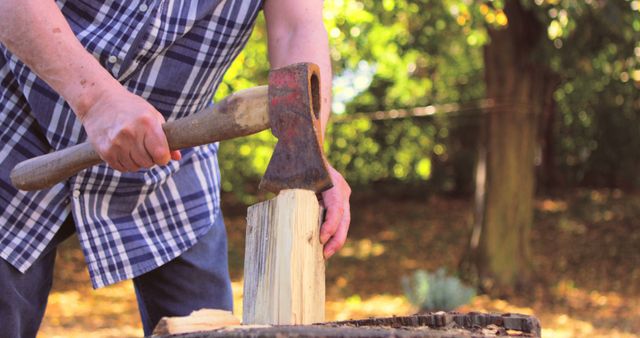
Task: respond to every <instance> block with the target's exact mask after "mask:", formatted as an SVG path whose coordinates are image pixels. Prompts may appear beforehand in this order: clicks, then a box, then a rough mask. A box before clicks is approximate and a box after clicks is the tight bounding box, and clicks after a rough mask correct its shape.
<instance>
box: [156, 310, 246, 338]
mask: <svg viewBox="0 0 640 338" xmlns="http://www.w3.org/2000/svg"><path fill="white" fill-rule="evenodd" d="M239 325H240V321H239V320H238V318H236V317H235V316H234V315H233V314H232V313H231V312H230V311H224V310H216V309H202V310H198V311H193V312H192V313H191V314H190V315H189V316H185V317H162V319H160V321H159V322H158V324H157V325H156V327H155V329H154V330H153V335H154V336H159V335H172V334H181V333H190V332H198V331H209V330H216V329H219V328H223V327H234V326H239Z"/></svg>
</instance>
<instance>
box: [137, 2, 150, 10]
mask: <svg viewBox="0 0 640 338" xmlns="http://www.w3.org/2000/svg"><path fill="white" fill-rule="evenodd" d="M138 9H139V10H140V12H146V11H147V9H149V6H147V4H142V5H140V7H138Z"/></svg>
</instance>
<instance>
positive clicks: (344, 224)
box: [323, 208, 351, 259]
mask: <svg viewBox="0 0 640 338" xmlns="http://www.w3.org/2000/svg"><path fill="white" fill-rule="evenodd" d="M349 223H351V212H350V211H349V209H348V208H347V209H345V212H344V215H343V216H342V220H341V221H340V225H339V226H338V230H337V231H336V232H335V234H333V237H331V240H329V242H328V243H327V244H326V245H325V246H324V249H323V253H324V258H325V259H329V257H331V256H333V254H334V253H336V251H338V250H340V248H342V246H343V245H344V243H345V241H346V240H347V233H348V232H349Z"/></svg>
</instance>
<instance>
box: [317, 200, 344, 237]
mask: <svg viewBox="0 0 640 338" xmlns="http://www.w3.org/2000/svg"><path fill="white" fill-rule="evenodd" d="M326 208H327V218H326V219H325V220H324V223H323V224H322V227H321V228H320V243H322V244H326V243H327V241H328V240H329V238H331V236H333V234H335V233H336V230H337V229H338V225H340V221H341V220H342V215H343V214H344V208H343V207H342V206H337V205H335V204H333V205H332V204H328V205H327V206H326Z"/></svg>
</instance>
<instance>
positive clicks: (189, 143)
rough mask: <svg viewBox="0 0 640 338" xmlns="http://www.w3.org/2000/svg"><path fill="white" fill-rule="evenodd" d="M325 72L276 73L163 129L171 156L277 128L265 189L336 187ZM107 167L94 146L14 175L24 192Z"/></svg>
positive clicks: (29, 164) (25, 166)
mask: <svg viewBox="0 0 640 338" xmlns="http://www.w3.org/2000/svg"><path fill="white" fill-rule="evenodd" d="M319 117H320V70H319V68H318V66H317V65H315V64H310V63H298V64H293V65H290V66H286V67H283V68H279V69H275V70H272V71H271V72H270V73H269V85H268V86H260V87H254V88H249V89H245V90H242V91H239V92H237V93H234V94H232V95H230V96H228V97H226V98H225V99H224V100H222V101H220V102H218V103H216V104H215V105H213V106H210V107H207V108H205V109H203V110H201V111H199V112H197V113H195V114H193V115H190V116H187V117H185V118H182V119H178V120H174V121H170V122H167V123H165V124H163V125H162V128H163V130H164V133H165V134H166V136H167V141H168V143H169V148H170V149H171V150H176V149H182V148H187V147H193V146H198V145H203V144H208V143H212V142H216V141H222V140H227V139H231V138H235V137H240V136H246V135H250V134H254V133H257V132H259V131H262V130H265V129H267V128H269V127H271V131H272V133H273V135H274V136H275V137H276V138H278V142H277V144H276V147H275V150H274V152H273V155H272V157H271V160H270V162H269V165H268V166H267V171H266V172H265V175H264V176H263V178H262V180H261V181H260V189H266V190H269V191H272V192H275V193H277V192H279V191H280V190H284V189H294V188H299V189H307V190H312V191H315V192H321V191H324V190H326V189H329V188H330V187H331V186H332V183H331V178H330V177H329V172H328V170H327V165H326V161H325V158H324V153H323V151H322V136H321V134H320V122H319ZM99 163H102V159H101V158H100V156H99V155H98V153H97V152H96V151H95V150H94V149H93V147H92V146H91V144H90V143H88V142H85V143H81V144H78V145H75V146H72V147H69V148H66V149H62V150H58V151H55V152H51V153H48V154H45V155H41V156H38V157H34V158H32V159H29V160H26V161H24V162H20V163H18V165H16V166H15V168H13V170H12V171H11V182H12V183H13V185H14V186H15V187H17V188H18V189H22V190H38V189H44V188H48V187H51V186H52V185H54V184H56V183H59V182H61V181H63V180H65V179H67V178H69V177H71V176H73V175H74V174H76V173H78V172H79V171H80V170H83V169H86V168H89V167H91V166H93V165H96V164H99Z"/></svg>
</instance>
